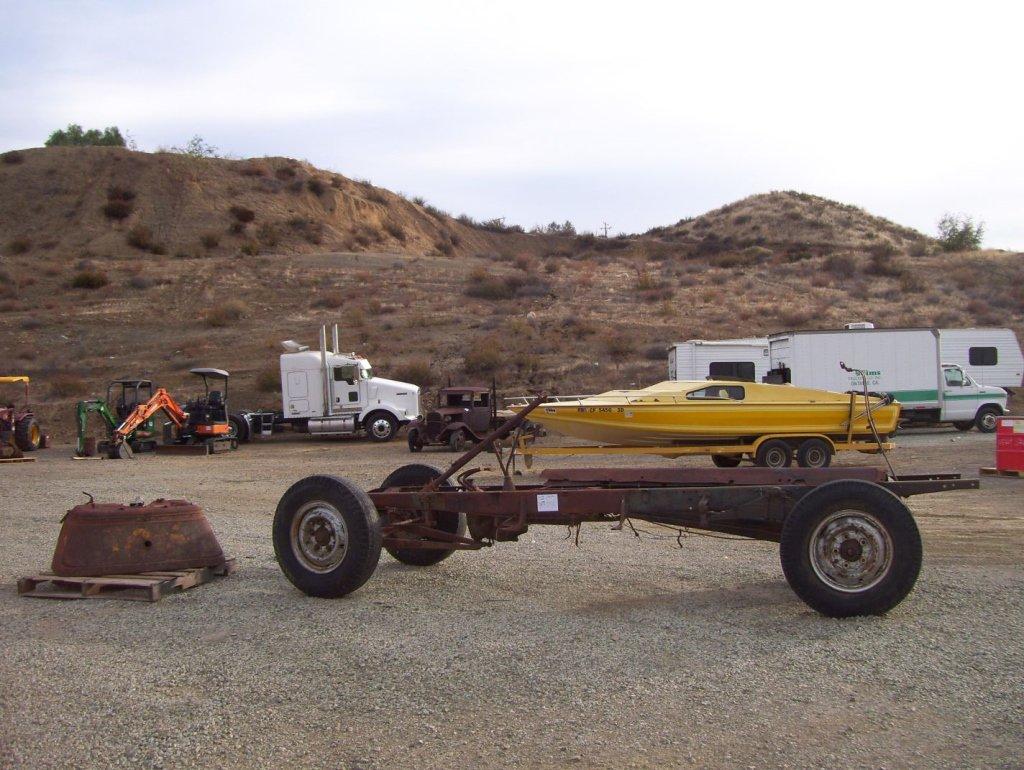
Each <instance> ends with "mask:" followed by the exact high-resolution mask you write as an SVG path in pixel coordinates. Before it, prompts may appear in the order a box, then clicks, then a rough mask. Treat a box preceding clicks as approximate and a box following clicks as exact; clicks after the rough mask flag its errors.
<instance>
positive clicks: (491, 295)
mask: <svg viewBox="0 0 1024 770" xmlns="http://www.w3.org/2000/svg"><path fill="white" fill-rule="evenodd" d="M512 278H513V277H512V276H509V277H508V278H501V277H500V276H496V275H491V274H490V273H488V272H487V271H486V270H484V269H483V268H482V267H477V268H474V269H473V271H472V272H471V273H470V274H469V277H468V278H467V279H466V288H465V289H464V292H465V294H466V296H467V297H476V298H477V299H492V300H504V299H512V298H513V297H515V296H516V290H517V289H518V288H519V285H520V284H519V283H518V282H517V281H516V280H514V279H513V280H510V279H512Z"/></svg>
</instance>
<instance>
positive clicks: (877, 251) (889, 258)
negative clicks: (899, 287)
mask: <svg viewBox="0 0 1024 770" xmlns="http://www.w3.org/2000/svg"><path fill="white" fill-rule="evenodd" d="M868 253H869V254H870V255H871V259H870V260H869V261H868V265H867V267H866V268H865V272H867V273H871V274H872V275H881V276H887V277H889V278H899V277H900V276H901V275H903V273H904V272H905V271H906V268H904V266H903V264H902V263H901V262H900V261H899V260H897V259H896V254H897V252H896V247H895V246H893V245H892V244H891V243H888V242H886V243H879V244H876V245H874V246H872V247H871V248H870V249H869V250H868Z"/></svg>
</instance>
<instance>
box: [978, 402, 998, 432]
mask: <svg viewBox="0 0 1024 770" xmlns="http://www.w3.org/2000/svg"><path fill="white" fill-rule="evenodd" d="M1002 415H1003V412H1002V410H1000V409H999V407H996V406H983V407H981V409H979V410H978V413H977V414H976V415H975V416H974V425H975V427H976V428H977V429H978V430H979V431H980V432H982V433H995V432H996V425H997V424H998V420H997V419H996V418H998V417H1002Z"/></svg>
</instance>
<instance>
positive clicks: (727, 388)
mask: <svg viewBox="0 0 1024 770" xmlns="http://www.w3.org/2000/svg"><path fill="white" fill-rule="evenodd" d="M744 395H745V393H744V389H743V387H742V386H740V385H709V386H708V387H706V388H701V389H700V390H691V391H690V392H689V393H687V394H686V397H687V398H688V399H691V400H701V401H742V400H743V397H744Z"/></svg>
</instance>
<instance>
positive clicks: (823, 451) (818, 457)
mask: <svg viewBox="0 0 1024 770" xmlns="http://www.w3.org/2000/svg"><path fill="white" fill-rule="evenodd" d="M796 464H797V465H799V466H800V467H801V468H827V467H828V466H829V465H831V464H832V447H830V446H829V444H828V442H827V441H824V440H823V439H820V438H809V439H807V440H806V441H805V442H803V443H802V444H801V445H800V446H799V447H797V450H796Z"/></svg>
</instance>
